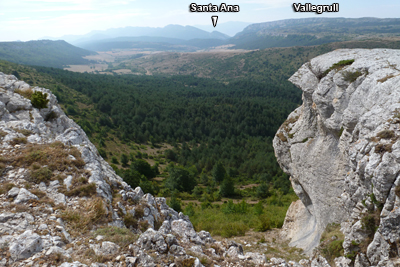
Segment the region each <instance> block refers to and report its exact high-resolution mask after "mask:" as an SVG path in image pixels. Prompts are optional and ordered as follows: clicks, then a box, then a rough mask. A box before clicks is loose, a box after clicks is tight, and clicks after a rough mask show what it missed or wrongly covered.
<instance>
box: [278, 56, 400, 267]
mask: <svg viewBox="0 0 400 267" xmlns="http://www.w3.org/2000/svg"><path fill="white" fill-rule="evenodd" d="M290 81H291V82H293V83H294V84H295V85H296V86H298V87H299V88H300V89H301V90H302V91H303V104H302V106H300V107H299V108H297V109H296V110H295V111H293V112H292V113H291V114H290V115H289V117H288V119H287V121H286V122H285V123H284V124H283V125H282V126H281V128H280V129H279V131H278V133H277V134H276V136H275V138H274V141H273V143H274V148H275V154H276V156H277V158H278V162H279V164H280V166H281V167H282V168H283V170H284V171H285V172H286V173H288V174H290V176H291V182H292V185H293V188H294V190H295V192H296V194H297V195H298V196H299V198H300V200H299V201H298V202H296V203H294V204H292V206H291V207H290V209H289V211H288V215H287V218H286V221H285V225H284V233H283V235H284V236H286V237H287V238H290V239H291V245H293V246H298V247H301V248H303V249H304V250H305V251H306V252H307V253H309V254H312V253H313V250H314V249H315V248H317V246H318V245H319V243H320V238H321V234H322V233H323V232H324V230H325V229H326V227H327V226H328V225H330V226H332V225H334V224H335V223H340V225H341V228H340V230H341V232H342V233H343V234H344V242H343V248H344V255H346V256H347V257H346V258H345V257H341V258H337V259H336V261H337V265H338V266H349V265H354V266H399V264H400V260H399V254H400V209H399V207H400V178H399V177H400V138H399V137H400V51H399V50H389V49H372V50H364V49H351V50H348V49H341V50H336V51H333V52H330V53H328V54H325V55H322V56H319V57H316V58H314V59H312V60H311V61H310V62H308V63H306V64H304V65H303V66H302V67H301V68H300V69H299V70H298V71H297V72H296V73H295V74H294V75H293V76H292V77H291V78H290ZM315 251H318V250H314V252H315Z"/></svg>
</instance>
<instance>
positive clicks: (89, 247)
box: [0, 73, 310, 267]
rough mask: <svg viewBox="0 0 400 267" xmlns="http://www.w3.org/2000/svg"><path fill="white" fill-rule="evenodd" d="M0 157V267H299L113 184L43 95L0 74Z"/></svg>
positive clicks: (89, 147) (79, 133)
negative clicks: (216, 235)
mask: <svg viewBox="0 0 400 267" xmlns="http://www.w3.org/2000/svg"><path fill="white" fill-rule="evenodd" d="M46 102H48V103H46ZM43 104H45V105H44V106H43ZM45 106H46V107H45ZM37 107H42V108H41V109H39V108H37ZM0 148H1V152H0V266H48V267H50V266H62V267H82V266H91V267H105V266H107V267H110V266H118V267H123V266H124V267H130V266H171V267H172V266H204V265H205V266H289V265H290V266H302V265H299V264H297V263H294V262H289V263H286V262H285V261H284V260H282V259H276V258H272V259H270V260H268V261H267V259H266V257H265V255H263V254H259V253H251V252H247V253H244V252H243V247H242V245H240V244H237V243H235V242H233V241H228V240H226V241H221V242H217V241H215V240H214V239H213V238H212V237H211V236H210V234H209V233H208V232H205V231H200V232H196V231H195V230H194V228H193V225H192V223H191V222H190V220H189V219H188V217H187V216H185V215H183V214H182V213H178V212H176V211H174V210H173V209H171V208H170V207H169V206H168V205H167V204H166V200H165V198H161V197H153V196H152V195H150V194H144V193H143V191H142V190H141V188H139V187H138V188H135V189H133V188H131V187H130V186H129V185H127V184H126V183H125V182H124V181H123V180H122V179H121V178H120V177H119V176H117V175H116V174H115V172H114V171H113V169H112V168H111V167H110V166H109V165H108V164H107V163H106V162H105V161H104V160H103V159H102V158H101V157H100V156H99V154H98V152H97V150H96V148H95V147H94V145H93V144H92V143H91V142H90V141H89V139H88V138H87V136H86V134H85V133H84V132H83V131H82V129H81V128H80V127H79V126H78V125H77V124H75V123H74V122H73V121H72V120H71V119H69V118H68V117H67V116H66V115H65V114H64V113H63V111H62V110H61V109H60V107H59V106H58V105H57V99H56V97H55V96H54V95H53V94H51V92H50V91H49V90H47V89H44V88H39V87H35V88H31V87H30V86H29V85H28V84H26V83H24V82H22V81H18V80H17V79H16V77H14V76H12V75H5V74H3V73H0ZM303 263H304V266H309V265H310V262H309V261H307V260H305V261H303ZM288 264H289V265H288Z"/></svg>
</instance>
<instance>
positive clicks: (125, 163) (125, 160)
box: [121, 153, 129, 167]
mask: <svg viewBox="0 0 400 267" xmlns="http://www.w3.org/2000/svg"><path fill="white" fill-rule="evenodd" d="M128 162H129V158H128V155H126V154H124V153H123V154H122V155H121V163H122V167H128Z"/></svg>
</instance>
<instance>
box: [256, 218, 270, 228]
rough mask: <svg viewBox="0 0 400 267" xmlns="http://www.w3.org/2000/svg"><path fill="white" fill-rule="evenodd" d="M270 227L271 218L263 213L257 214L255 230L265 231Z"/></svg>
mask: <svg viewBox="0 0 400 267" xmlns="http://www.w3.org/2000/svg"><path fill="white" fill-rule="evenodd" d="M270 229H271V220H270V219H269V218H268V217H267V216H265V215H261V216H258V224H257V226H256V228H255V230H256V231H257V232H265V231H267V230H270Z"/></svg>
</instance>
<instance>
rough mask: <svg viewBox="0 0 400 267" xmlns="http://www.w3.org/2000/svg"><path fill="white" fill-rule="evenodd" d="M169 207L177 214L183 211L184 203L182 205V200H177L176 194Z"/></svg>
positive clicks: (172, 197) (173, 195)
mask: <svg viewBox="0 0 400 267" xmlns="http://www.w3.org/2000/svg"><path fill="white" fill-rule="evenodd" d="M168 205H169V206H170V207H171V208H173V209H174V210H175V211H177V212H181V211H182V203H181V201H180V199H178V198H176V196H175V194H172V196H171V199H170V201H169V203H168Z"/></svg>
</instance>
